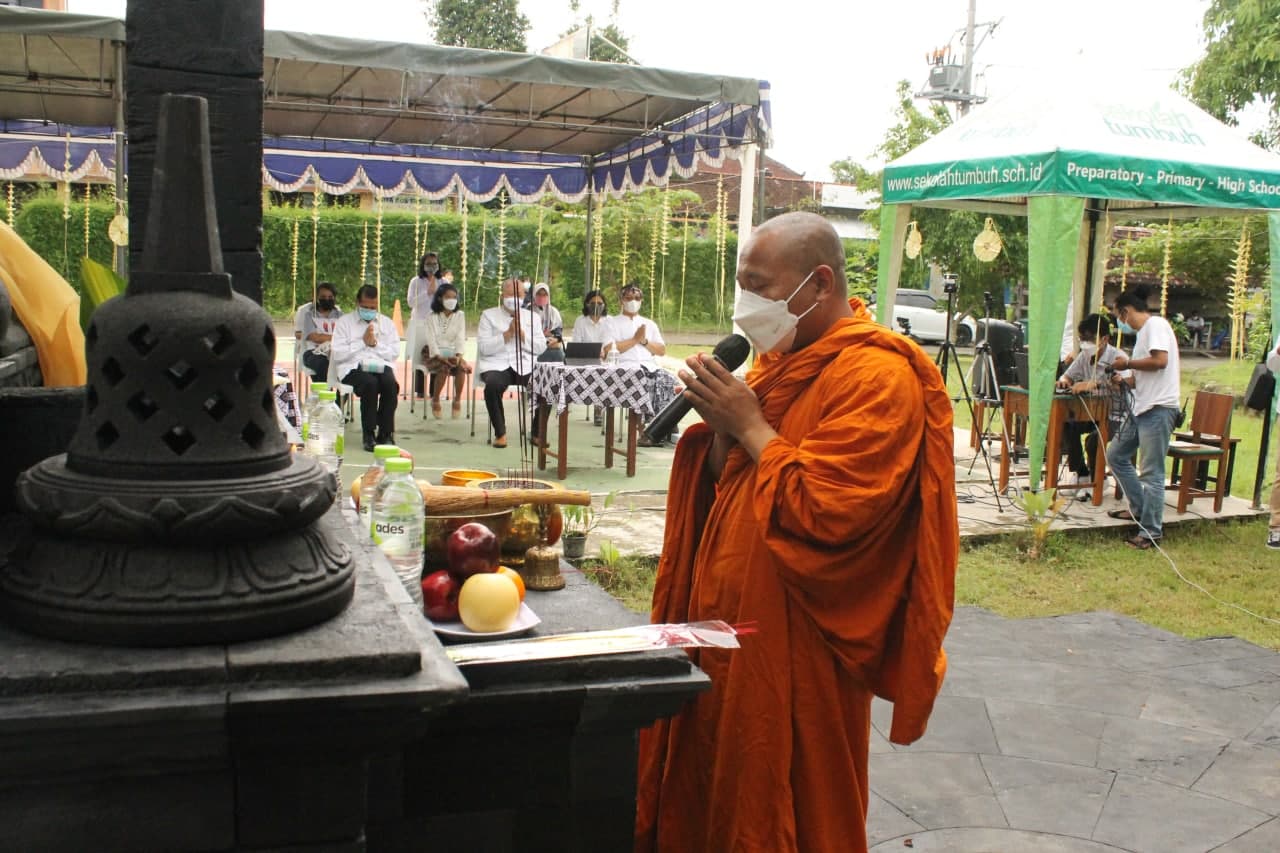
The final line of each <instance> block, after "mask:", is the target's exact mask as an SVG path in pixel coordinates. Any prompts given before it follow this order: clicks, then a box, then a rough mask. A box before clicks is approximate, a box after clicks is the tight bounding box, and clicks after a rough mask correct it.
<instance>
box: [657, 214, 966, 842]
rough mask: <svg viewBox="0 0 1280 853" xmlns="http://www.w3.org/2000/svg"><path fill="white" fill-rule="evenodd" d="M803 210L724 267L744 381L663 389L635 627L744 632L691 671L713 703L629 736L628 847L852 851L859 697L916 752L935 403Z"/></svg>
mask: <svg viewBox="0 0 1280 853" xmlns="http://www.w3.org/2000/svg"><path fill="white" fill-rule="evenodd" d="M844 270H845V266H844V248H843V246H842V245H841V243H840V240H839V238H838V237H837V236H836V233H835V231H834V230H833V229H832V228H831V226H830V225H829V224H827V222H826V221H825V220H823V219H822V218H821V217H819V216H815V215H813V214H808V213H792V214H786V215H784V216H780V217H777V218H776V219H771V220H769V221H768V222H766V223H765V224H764V225H762V226H760V227H759V228H758V229H756V230H755V231H754V232H753V233H752V234H751V237H750V239H749V240H748V241H747V243H746V246H745V248H744V251H743V253H742V258H741V260H740V262H739V265H738V283H739V285H740V286H741V295H740V297H739V299H738V302H737V304H736V305H735V309H734V322H735V323H736V324H737V325H738V326H739V327H740V328H741V329H742V330H743V332H744V333H745V334H746V335H747V336H748V338H750V339H751V341H752V344H753V346H754V348H755V350H756V353H757V359H756V361H755V364H754V367H753V368H752V369H751V370H750V372H748V373H747V376H746V381H745V382H744V381H742V380H739V379H737V378H735V377H734V376H732V375H731V374H730V373H729V372H727V371H726V370H725V369H724V368H723V366H721V365H720V364H719V363H717V362H715V361H714V360H713V359H710V358H709V357H708V356H706V355H698V356H694V357H692V358H690V359H689V360H688V361H687V363H686V366H687V369H686V370H684V371H682V373H681V379H682V381H683V382H684V383H685V384H686V387H687V390H686V391H685V396H686V398H687V399H688V400H689V402H690V403H691V404H692V405H693V407H694V409H696V410H697V412H698V413H699V414H700V415H701V416H702V419H703V423H701V424H697V425H696V426H694V427H693V428H691V429H690V430H688V431H687V432H686V434H685V436H684V438H683V439H682V440H681V441H680V443H679V444H678V446H677V449H676V456H675V463H674V467H673V470H672V472H671V484H670V490H669V496H668V501H667V516H666V518H667V527H666V532H665V538H664V543H663V553H662V559H661V561H660V563H659V567H658V577H657V585H656V588H655V590H654V598H653V612H652V619H653V621H654V622H658V623H663V622H695V621H699V620H707V619H723V620H725V621H727V622H729V623H732V624H745V623H753V624H754V626H755V628H756V633H754V634H750V635H744V636H742V637H741V644H742V647H741V648H740V649H735V650H720V649H714V650H713V649H702V650H699V651H697V652H696V653H694V655H693V657H694V661H695V663H697V664H698V666H700V667H701V668H702V669H703V670H704V671H705V672H706V673H707V674H708V675H709V676H710V678H711V689H710V691H709V692H707V693H705V694H703V695H702V696H700V697H699V698H697V699H696V700H694V701H693V702H691V703H690V704H689V705H688V706H686V707H685V708H684V710H682V711H681V713H679V714H678V715H677V716H675V717H673V718H671V719H669V720H664V721H660V722H659V723H657V724H656V725H654V726H653V727H651V728H650V729H647V730H645V731H644V732H643V733H642V734H641V739H640V773H639V801H638V809H637V823H636V845H635V849H636V850H637V851H642V853H648V851H661V853H699V852H700V851H708V852H709V851H716V853H720V851H742V852H743V853H746V851H751V853H787V851H798V852H799V853H824V851H830V853H837V851H838V853H851V851H865V850H866V815H867V796H868V787H867V752H868V746H869V739H870V732H871V698H872V696H873V695H878V696H882V697H884V698H885V699H888V700H890V701H892V702H893V703H894V708H893V723H892V728H891V731H890V739H891V740H892V741H893V742H895V743H901V744H907V743H911V742H912V741H914V740H916V739H918V738H919V737H920V736H921V735H922V734H923V733H924V730H925V723H926V721H927V720H928V718H929V714H930V712H931V710H932V708H933V701H934V697H935V696H936V695H937V693H938V689H939V687H940V686H941V684H942V678H943V674H944V672H945V670H946V656H945V655H944V653H943V651H942V638H943V635H944V634H945V633H946V631H947V626H948V625H949V623H950V621H951V612H952V606H953V600H954V581H955V569H956V561H957V559H958V553H959V531H958V527H957V520H956V496H955V469H954V467H953V461H952V433H951V403H950V399H949V398H948V395H947V391H946V388H945V387H944V385H943V381H942V377H941V376H940V374H939V372H938V370H937V368H936V367H935V366H934V364H933V363H932V362H931V361H930V360H929V358H928V357H927V356H926V355H925V353H924V352H922V351H921V350H920V348H919V347H917V346H916V345H915V344H914V343H912V342H911V341H910V340H908V339H907V338H906V337H904V336H902V335H898V334H895V333H894V332H891V331H890V330H888V329H886V328H884V327H883V326H879V325H877V324H876V323H875V322H874V321H873V320H872V319H871V317H870V315H869V314H868V313H867V310H866V308H865V307H864V305H863V304H862V302H861V301H859V300H858V299H848V298H847V296H846V285H845V275H844Z"/></svg>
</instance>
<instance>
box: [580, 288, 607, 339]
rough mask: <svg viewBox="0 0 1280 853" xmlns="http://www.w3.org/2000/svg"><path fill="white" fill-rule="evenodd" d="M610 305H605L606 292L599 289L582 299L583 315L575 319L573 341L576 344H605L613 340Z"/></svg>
mask: <svg viewBox="0 0 1280 853" xmlns="http://www.w3.org/2000/svg"><path fill="white" fill-rule="evenodd" d="M608 316H609V306H607V305H605V302H604V294H603V293H601V292H600V291H598V290H592V291H590V292H589V293H588V294H587V295H586V296H585V297H583V299H582V316H581V317H579V318H578V319H577V320H574V321H573V342H574V343H575V344H604V343H608V342H609V341H611V340H613V337H612V334H611V333H610V331H609V323H608V321H607V319H606V318H607V317H608Z"/></svg>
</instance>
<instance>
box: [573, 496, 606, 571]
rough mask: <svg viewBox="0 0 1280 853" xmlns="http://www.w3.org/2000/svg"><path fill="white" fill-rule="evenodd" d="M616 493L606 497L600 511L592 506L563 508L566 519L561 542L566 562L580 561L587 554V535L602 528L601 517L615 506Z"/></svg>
mask: <svg viewBox="0 0 1280 853" xmlns="http://www.w3.org/2000/svg"><path fill="white" fill-rule="evenodd" d="M615 495H616V492H610V493H609V494H607V495H605V498H604V504H603V505H602V506H601V507H600V509H599V510H597V509H596V508H595V506H594V505H592V506H562V507H561V508H560V514H561V515H562V516H563V517H564V533H562V534H561V535H560V542H561V544H562V545H563V546H564V557H565V559H566V560H580V559H582V557H583V555H585V554H586V548H587V534H589V533H590V532H591V531H593V530H595V529H596V528H597V527H599V526H600V516H601V513H603V512H604V511H605V510H606V509H608V508H609V507H610V506H612V505H613V499H614V497H615Z"/></svg>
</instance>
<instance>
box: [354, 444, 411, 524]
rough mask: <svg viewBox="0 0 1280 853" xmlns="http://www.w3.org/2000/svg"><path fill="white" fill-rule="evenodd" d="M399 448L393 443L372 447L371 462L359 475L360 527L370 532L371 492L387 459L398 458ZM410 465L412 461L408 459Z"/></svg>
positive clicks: (379, 478) (375, 487) (384, 470)
mask: <svg viewBox="0 0 1280 853" xmlns="http://www.w3.org/2000/svg"><path fill="white" fill-rule="evenodd" d="M399 458H400V448H398V447H396V446H395V445H394V444H379V445H378V446H377V447H375V448H373V464H372V465H370V466H369V468H368V469H367V470H366V471H365V472H364V474H362V475H361V476H360V529H361V530H362V531H364V533H365V535H369V534H370V530H371V529H372V528H371V526H370V525H372V524H373V494H374V492H375V491H376V490H377V485H378V482H379V481H380V480H382V477H383V475H384V474H385V473H386V462H387V460H388V459H399ZM409 464H410V466H412V464H413V462H412V460H410V462H409Z"/></svg>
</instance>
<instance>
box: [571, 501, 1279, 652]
mask: <svg viewBox="0 0 1280 853" xmlns="http://www.w3.org/2000/svg"><path fill="white" fill-rule="evenodd" d="M1266 529H1267V527H1266V522H1265V520H1254V521H1248V522H1242V523H1230V524H1213V523H1208V522H1206V523H1203V524H1197V525H1184V526H1180V527H1177V528H1173V529H1172V530H1170V532H1169V535H1168V536H1167V537H1166V538H1165V550H1166V552H1167V553H1168V554H1169V556H1170V557H1171V558H1172V559H1173V561H1174V563H1175V564H1176V565H1177V567H1178V569H1179V570H1180V571H1181V572H1182V574H1183V575H1185V576H1186V577H1187V579H1188V580H1190V581H1193V582H1195V583H1197V584H1199V585H1201V586H1203V587H1204V588H1205V589H1207V590H1209V591H1210V592H1212V593H1213V594H1214V595H1215V596H1216V597H1217V598H1219V599H1222V600H1223V601H1225V602H1229V603H1231V604H1237V605H1240V606H1242V607H1245V608H1247V609H1249V610H1252V611H1254V612H1255V613H1259V614H1262V615H1263V616H1269V617H1271V618H1272V619H1280V554H1277V553H1276V552H1272V551H1269V550H1267V549H1266V548H1265V547H1264V546H1263V541H1264V539H1265V538H1266ZM1025 545H1026V541H1025V539H1024V538H1020V537H1018V536H1006V537H1002V538H1000V539H998V540H994V541H990V542H972V543H967V544H965V545H963V546H962V548H961V552H960V566H959V570H958V572H957V576H956V603H957V604H971V605H976V606H979V607H985V608H988V609H990V610H993V611H995V612H996V613H999V614H1001V615H1002V616H1008V617H1014V618H1021V617H1034V616H1055V615H1060V614H1065V613H1079V612H1084V611H1090V610H1111V611H1115V612H1117V613H1122V614H1124V615H1126V616H1131V617H1133V618H1135V619H1138V620H1140V621H1142V622H1145V623H1147V624H1149V625H1155V626H1156V627H1159V628H1164V629H1165V630H1168V631H1172V632H1174V633H1176V634H1181V635H1182V636H1185V637H1213V636H1223V635H1235V636H1238V637H1242V638H1244V639H1246V640H1249V641H1250V642H1253V643H1257V644H1258V645H1261V646H1266V647H1268V648H1272V649H1277V650H1280V625H1276V624H1273V623H1268V622H1265V621H1263V620H1260V619H1256V618H1254V617H1252V616H1248V615H1246V614H1244V613H1241V612H1240V611H1238V610H1235V609H1233V608H1230V607H1228V606H1225V605H1223V604H1219V603H1217V602H1215V601H1213V600H1212V599H1211V598H1209V597H1208V596H1206V595H1205V594H1204V593H1202V592H1200V591H1199V590H1197V589H1195V588H1193V587H1191V586H1189V585H1188V584H1187V583H1184V582H1183V581H1182V580H1180V579H1179V578H1178V576H1177V574H1175V572H1174V570H1173V568H1172V567H1171V566H1170V565H1169V561H1168V560H1166V559H1165V558H1164V557H1162V556H1161V555H1160V554H1159V553H1158V552H1156V551H1147V552H1141V553H1139V552H1136V551H1130V550H1128V549H1126V548H1124V547H1123V546H1122V545H1121V543H1120V541H1119V534H1118V533H1117V532H1115V531H1107V532H1103V531H1098V532H1094V531H1082V532H1072V533H1063V532H1059V533H1054V534H1051V535H1050V538H1049V542H1048V544H1047V547H1046V549H1045V554H1044V556H1043V557H1042V559H1040V560H1039V561H1031V560H1029V559H1028V558H1027V557H1026V554H1025ZM656 564H657V560H656V558H653V557H633V556H626V557H621V558H620V559H619V560H617V561H616V563H615V565H613V566H612V567H611V566H607V565H604V564H602V563H601V562H600V561H598V560H595V561H586V562H584V564H583V570H584V572H585V573H586V574H587V575H588V577H590V578H591V579H592V580H594V581H595V582H596V583H599V584H600V585H601V586H602V587H604V588H605V589H606V590H608V591H609V592H610V593H612V594H613V595H614V596H615V597H616V598H618V599H619V600H620V601H622V603H623V604H625V605H626V606H627V607H629V608H631V609H632V610H635V611H637V612H641V613H645V612H648V609H649V601H650V599H651V597H652V594H653V578H654V569H655V568H656Z"/></svg>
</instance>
